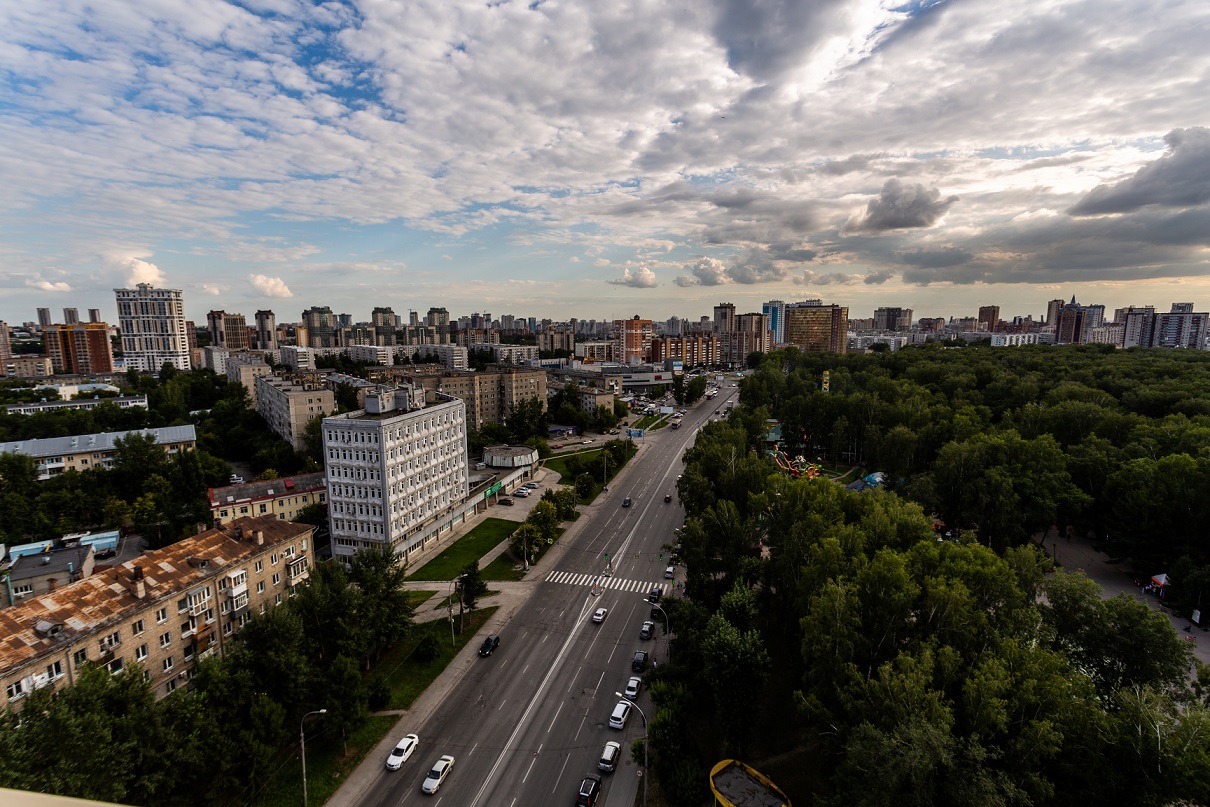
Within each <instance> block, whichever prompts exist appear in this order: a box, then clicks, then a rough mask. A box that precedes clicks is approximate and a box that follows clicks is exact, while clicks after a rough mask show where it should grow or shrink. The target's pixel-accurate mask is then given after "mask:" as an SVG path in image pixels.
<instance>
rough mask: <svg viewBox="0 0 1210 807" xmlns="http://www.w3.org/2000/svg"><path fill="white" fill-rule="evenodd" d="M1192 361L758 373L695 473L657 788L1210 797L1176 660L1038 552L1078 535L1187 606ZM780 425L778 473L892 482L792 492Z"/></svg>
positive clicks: (1129, 358) (938, 796)
mask: <svg viewBox="0 0 1210 807" xmlns="http://www.w3.org/2000/svg"><path fill="white" fill-rule="evenodd" d="M1207 369H1210V357H1205V356H1202V355H1197V354H1192V353H1174V352H1133V351H1132V352H1126V353H1122V352H1113V351H1108V350H1101V349H1097V348H1063V349H1055V348H1037V349H1032V348H1023V349H990V348H963V349H948V350H947V349H943V348H941V347H940V346H929V347H925V348H921V349H907V350H901V351H898V352H897V353H887V352H883V353H878V354H870V355H854V356H820V355H805V354H802V353H799V352H798V351H793V350H792V351H787V352H779V353H774V354H771V355H770V356H768V357H767V358H766V359H765V361H764V362H762V363H761V364H760V366H759V367H758V368H757V369H756V371H755V372H754V373H753V374H752V375H751V376H750V377H749V378H748V379H747V380H746V381H745V382H744V385H743V389H742V393H741V394H742V402H743V406H742V407H740V408H738V409H736V410H735V411H734V412H733V413H732V414H731V415H730V417H729V418H728V419H727V420H726V421H720V422H716V423H712V424H710V425H708V426H707V427H706V428H705V429H703V431H702V432H701V433H700V434H699V436H698V439H697V441H696V444H695V445H694V447H693V448H691V449H689V450H688V452H687V453H686V456H685V460H686V469H685V473H684V476H683V478H682V480H681V481H680V483H679V490H680V496H681V500H682V502H683V503H684V505H685V508H686V511H687V516H688V518H687V521H686V525H685V526H684V527H683V528H682V529H681V530H680V531H679V533H678V540H679V544H680V546H679V552H680V556H681V558H682V559H683V562H684V564H685V567H686V575H687V583H686V586H687V591H688V595H689V597H688V598H685V599H681V598H674V599H673V600H672V601H671V602H670V603H669V604H668V607H667V610H668V616H669V619H670V621H671V624H672V626H673V627H674V628H675V631H674V633H675V638H674V640H673V644H672V648H671V658H672V661H671V663H669V664H661V665H660V668H659V670H658V672H657V673H656V674H655V675H654V676H653V678H654V680H653V681H652V686H651V692H652V696H653V698H654V699H655V700H656V702H657V704H658V706H659V709H658V713H657V716H656V718H655V719H654V720H653V721H652V724H651V739H650V742H651V749H650V750H651V753H652V755H653V771H654V773H655V774H656V776H657V779H658V781H659V782H660V784H661V785H662V787H661V790H662V791H663V793H664V795H665V796H667V797H668V798H669V799H670V800H671V801H672V802H674V803H677V804H684V805H696V804H701V803H704V802H705V801H706V800H707V799H708V793H707V792H706V791H705V778H706V777H705V772H706V771H707V770H708V768H709V766H710V765H712V764H713V763H714V762H717V761H718V760H719V759H723V758H725V757H727V756H737V757H740V758H743V759H746V760H749V761H751V762H754V763H756V764H757V766H758V767H761V768H762V769H763V770H765V771H766V772H767V773H770V774H772V775H773V776H774V778H775V779H776V780H779V781H780V782H782V783H783V785H784V786H785V787H786V788H787V789H788V790H790V791H791V796H792V797H793V798H795V799H796V801H795V803H796V804H800V803H808V802H813V803H815V804H827V805H833V804H834V805H841V804H844V805H871V806H873V805H885V804H906V805H933V804H936V805H951V804H952V805H960V804H961V805H966V804H980V805H1027V804H1036V805H1052V804H1053V805H1066V804H1140V805H1145V804H1156V805H1160V804H1170V803H1174V802H1176V801H1179V800H1181V799H1185V800H1188V801H1192V802H1197V803H1203V804H1205V803H1208V802H1210V735H1208V734H1207V729H1210V710H1208V708H1207V701H1206V690H1205V689H1204V688H1203V685H1204V683H1205V679H1206V670H1205V669H1204V668H1201V667H1200V665H1196V664H1195V663H1194V659H1193V655H1192V652H1191V648H1190V646H1189V643H1188V642H1185V641H1184V640H1183V639H1181V638H1180V637H1178V636H1177V635H1176V633H1175V632H1174V631H1173V630H1172V628H1171V626H1170V624H1169V622H1168V620H1167V617H1165V616H1164V615H1162V614H1160V613H1158V612H1156V611H1154V610H1153V609H1151V608H1150V607H1149V606H1148V605H1147V604H1146V603H1144V602H1141V601H1140V600H1139V599H1138V598H1135V597H1126V596H1122V597H1118V598H1113V599H1104V598H1102V596H1101V593H1100V590H1099V588H1098V587H1097V586H1096V585H1095V584H1093V583H1091V582H1090V581H1089V580H1087V579H1086V578H1085V577H1084V576H1083V575H1082V574H1080V573H1067V572H1065V571H1063V570H1061V569H1057V568H1055V567H1054V566H1053V564H1052V562H1051V559H1050V558H1049V557H1047V556H1046V555H1045V554H1044V553H1043V552H1042V551H1041V550H1040V549H1039V548H1038V546H1037V545H1036V543H1034V542H1033V541H1032V540H1031V539H1032V537H1033V536H1034V535H1035V533H1037V532H1039V531H1042V530H1046V529H1047V528H1049V527H1050V526H1051V525H1060V526H1064V525H1071V526H1072V527H1073V528H1074V529H1077V530H1081V531H1083V530H1093V531H1095V532H1094V534H1095V535H1096V536H1097V537H1098V539H1103V543H1104V544H1105V545H1106V546H1107V547H1108V548H1110V549H1112V550H1114V551H1115V552H1117V553H1125V554H1130V555H1133V556H1135V557H1147V558H1156V559H1162V558H1167V559H1170V560H1173V561H1174V562H1176V563H1177V565H1176V566H1174V567H1173V568H1176V569H1180V568H1183V569H1185V570H1187V572H1188V574H1189V575H1190V577H1188V578H1186V579H1185V580H1184V581H1182V580H1181V579H1180V577H1179V576H1178V579H1177V585H1178V586H1180V585H1182V584H1183V585H1184V592H1185V596H1186V597H1188V595H1189V594H1190V592H1191V591H1192V589H1193V588H1194V587H1195V582H1196V581H1195V578H1196V575H1197V574H1198V573H1199V570H1200V569H1201V568H1202V564H1203V563H1204V561H1205V557H1204V552H1205V550H1204V548H1203V546H1201V544H1200V543H1199V541H1198V536H1199V533H1200V532H1202V531H1204V528H1205V525H1206V523H1207V521H1206V513H1205V512H1203V502H1202V500H1201V497H1200V496H1199V495H1198V492H1199V491H1200V490H1203V489H1205V488H1204V482H1203V479H1204V476H1203V475H1204V474H1205V473H1206V471H1207V470H1210V467H1208V466H1207V463H1208V462H1210V450H1208V444H1207V442H1206V441H1207V439H1208V438H1210V395H1208V394H1207V393H1208V392H1210V389H1208V388H1210V374H1208V373H1207ZM825 370H826V371H828V374H829V381H830V384H829V387H830V391H829V392H823V391H822V384H821V383H820V382H821V379H822V374H823V372H824V371H825ZM771 419H772V420H776V421H779V422H780V424H781V426H782V436H783V441H784V442H783V444H782V445H781V446H780V447H781V448H782V449H784V450H787V451H788V452H790V453H791V454H792V455H793V454H801V455H803V456H805V457H807V458H809V459H812V460H815V459H822V460H824V461H830V462H832V463H834V464H837V465H849V464H851V465H855V466H858V467H861V468H862V469H863V470H865V471H874V470H882V471H883V472H884V473H885V474H886V475H887V486H886V487H887V488H889V489H877V490H867V491H863V492H854V491H850V490H847V489H846V488H845V487H844V486H843V485H839V484H836V483H835V482H832V481H828V480H824V479H805V478H804V479H791V478H789V477H788V476H786V475H784V474H783V473H782V472H781V470H780V469H779V468H777V467H776V466H775V465H774V464H773V463H771V462H770V460H769V457H768V449H769V448H771V447H772V446H771V445H769V444H767V443H766V440H765V438H766V435H767V433H768V432H769V429H770V426H771V425H772V424H771V422H770V421H771ZM941 522H944V526H943V527H941V528H940V530H941V531H940V532H938V531H937V530H936V529H935V527H938V525H939V524H940V523H941ZM946 533H950V534H951V535H952V536H953V537H952V539H951V540H944V538H943V536H944V535H945V534H946ZM1105 536H1107V537H1105ZM1178 557H1179V558H1180V560H1179V561H1178V560H1177V558H1178ZM1174 576H1175V575H1174Z"/></svg>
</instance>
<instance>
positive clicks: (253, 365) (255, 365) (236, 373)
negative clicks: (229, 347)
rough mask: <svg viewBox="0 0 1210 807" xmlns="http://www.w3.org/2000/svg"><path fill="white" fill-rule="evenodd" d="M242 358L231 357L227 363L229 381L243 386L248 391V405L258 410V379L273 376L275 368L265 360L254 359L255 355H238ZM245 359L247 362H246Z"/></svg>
mask: <svg viewBox="0 0 1210 807" xmlns="http://www.w3.org/2000/svg"><path fill="white" fill-rule="evenodd" d="M237 355H238V356H239V357H240V358H238V359H237V358H236V357H229V360H228V362H227V380H228V381H235V382H237V383H240V384H243V385H244V389H246V390H248V403H249V405H250V406H251V407H252V408H253V409H255V408H256V379H257V378H259V377H260V376H263V375H271V374H272V373H273V368H272V367H270V366H269V365H267V364H265V362H264V361H263V360H259V359H254V358H253V357H254V356H255V355H256V354H254V353H240V354H237ZM245 357H246V359H247V360H245Z"/></svg>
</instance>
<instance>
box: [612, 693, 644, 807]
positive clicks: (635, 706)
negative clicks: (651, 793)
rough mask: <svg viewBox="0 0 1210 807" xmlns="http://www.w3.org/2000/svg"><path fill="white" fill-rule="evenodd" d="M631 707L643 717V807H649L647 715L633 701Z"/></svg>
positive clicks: (619, 694)
mask: <svg viewBox="0 0 1210 807" xmlns="http://www.w3.org/2000/svg"><path fill="white" fill-rule="evenodd" d="M613 694H615V695H617V696H618V697H619V698H621V697H624V696H623V695H622V693H621V692H615V693H613ZM630 705H631V706H633V707H634V708H635V709H637V710H638V712H639V714H640V715H642V717H643V807H647V780H648V779H650V778H651V771H650V770H648V768H647V715H646V714H645V713H644V712H643V710H642V709H639V705H638V704H637V703H635V702H633V701H631V703H630Z"/></svg>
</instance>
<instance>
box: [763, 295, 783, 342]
mask: <svg viewBox="0 0 1210 807" xmlns="http://www.w3.org/2000/svg"><path fill="white" fill-rule="evenodd" d="M760 312H761V313H762V314H764V315H765V316H766V317H767V318H768V320H769V330H770V331H772V332H773V343H774V344H780V343H781V342H784V341H785V327H784V326H785V317H786V303H785V301H784V300H770V301H769V302H767V303H764V304H763V305H762V306H761V307H760Z"/></svg>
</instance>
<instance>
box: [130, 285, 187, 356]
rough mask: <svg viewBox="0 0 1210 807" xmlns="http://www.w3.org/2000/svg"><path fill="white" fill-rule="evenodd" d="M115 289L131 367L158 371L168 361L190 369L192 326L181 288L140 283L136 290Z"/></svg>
mask: <svg viewBox="0 0 1210 807" xmlns="http://www.w3.org/2000/svg"><path fill="white" fill-rule="evenodd" d="M113 291H114V295H115V296H116V297H117V303H118V326H119V327H120V328H121V331H122V354H123V356H124V357H125V362H126V367H127V369H134V370H139V371H141V372H145V373H158V372H159V371H160V368H161V367H163V366H164V365H165V364H171V365H172V366H173V367H175V368H176V369H178V370H181V371H187V370H189V369H190V367H191V366H192V364H191V361H190V354H189V347H190V345H189V339H190V331H191V330H192V328H191V327H187V326H186V322H185V303H184V301H183V299H182V296H181V290H180V289H157V288H153V287H152V285H151V284H150V283H140V284H138V287H137V288H134V289H114V290H113ZM195 338H196V336H195Z"/></svg>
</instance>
